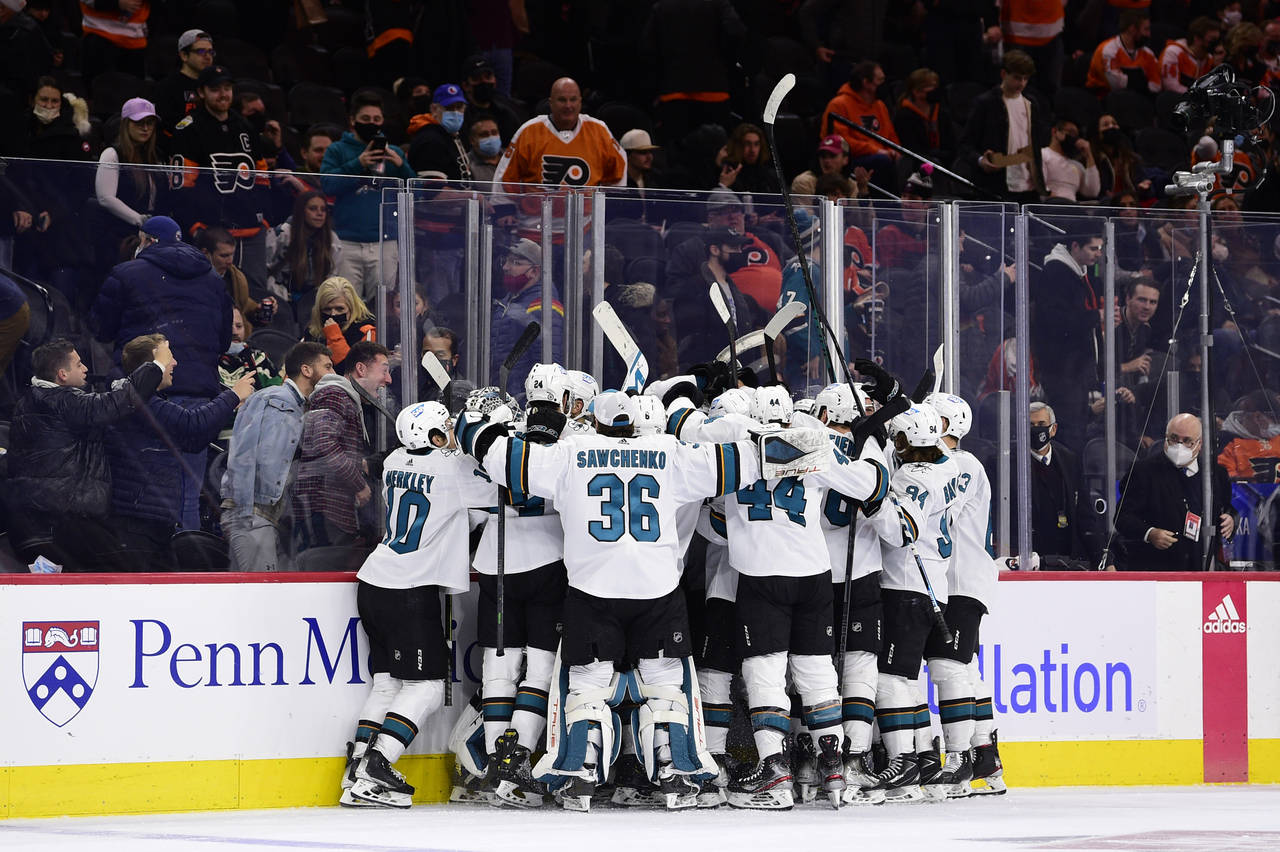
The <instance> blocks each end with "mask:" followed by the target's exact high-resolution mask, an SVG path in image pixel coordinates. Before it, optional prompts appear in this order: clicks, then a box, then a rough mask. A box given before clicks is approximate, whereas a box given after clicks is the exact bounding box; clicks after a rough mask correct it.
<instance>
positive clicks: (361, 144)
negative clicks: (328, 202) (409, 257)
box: [320, 91, 416, 301]
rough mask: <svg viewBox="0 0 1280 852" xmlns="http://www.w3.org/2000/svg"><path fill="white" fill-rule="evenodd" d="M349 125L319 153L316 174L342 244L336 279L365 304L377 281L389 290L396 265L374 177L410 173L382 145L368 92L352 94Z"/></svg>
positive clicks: (376, 104)
mask: <svg viewBox="0 0 1280 852" xmlns="http://www.w3.org/2000/svg"><path fill="white" fill-rule="evenodd" d="M350 122H351V124H350V129H349V130H348V131H347V132H346V133H344V134H342V138H341V139H339V140H338V141H337V142H334V143H333V144H332V145H330V146H329V148H328V150H326V151H325V152H324V161H323V162H322V164H321V166H320V171H321V172H322V173H323V174H325V175H327V176H329V177H325V178H324V179H323V180H322V186H323V189H324V192H325V194H326V195H329V196H330V197H332V198H334V199H335V201H334V208H333V230H334V231H335V232H336V233H337V234H338V240H339V243H340V245H341V246H342V253H341V255H340V256H339V259H338V275H340V276H342V277H343V278H346V279H347V280H348V281H350V282H351V283H352V285H353V286H354V287H355V289H356V293H357V294H358V295H359V296H360V297H361V298H362V299H364V300H365V301H369V300H372V299H373V297H374V295H375V294H376V293H377V289H378V284H379V283H380V282H381V283H383V284H385V285H386V286H387V288H388V289H394V288H395V285H396V271H397V267H398V262H397V256H396V251H397V245H396V239H395V236H396V231H395V226H394V222H393V221H388V222H385V223H384V222H383V216H382V210H381V206H382V193H381V192H379V191H378V187H379V184H378V181H377V180H376V179H377V178H380V177H388V178H412V177H415V176H416V175H415V174H414V171H413V169H412V168H410V166H409V164H408V162H407V160H406V158H405V155H404V151H401V150H400V149H399V148H397V147H396V146H395V145H389V144H387V137H386V136H385V135H384V134H383V133H382V122H383V114H382V98H381V97H379V96H378V95H377V94H376V93H374V92H369V91H360V92H356V93H355V94H354V95H352V96H351V110H350ZM349 175H355V176H361V177H364V178H366V180H354V179H352V178H351V177H348V176H349ZM380 238H381V239H380Z"/></svg>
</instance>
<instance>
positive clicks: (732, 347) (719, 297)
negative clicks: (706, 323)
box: [708, 281, 738, 388]
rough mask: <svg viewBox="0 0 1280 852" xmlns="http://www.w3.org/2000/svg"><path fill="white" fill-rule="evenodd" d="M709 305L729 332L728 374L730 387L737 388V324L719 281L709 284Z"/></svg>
mask: <svg viewBox="0 0 1280 852" xmlns="http://www.w3.org/2000/svg"><path fill="white" fill-rule="evenodd" d="M708 292H709V293H710V294H711V304H713V305H715V306H716V313H717V314H719V315H720V322H722V323H724V327H725V330H726V331H727V332H729V372H730V373H732V374H733V382H732V384H731V385H730V387H735V388H736V387H737V386H738V324H737V323H735V322H734V321H733V313H732V312H731V311H730V310H729V303H728V302H727V301H725V298H724V285H723V284H721V283H720V282H719V281H712V282H711V289H710V290H709V291H708Z"/></svg>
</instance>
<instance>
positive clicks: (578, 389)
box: [556, 370, 600, 418]
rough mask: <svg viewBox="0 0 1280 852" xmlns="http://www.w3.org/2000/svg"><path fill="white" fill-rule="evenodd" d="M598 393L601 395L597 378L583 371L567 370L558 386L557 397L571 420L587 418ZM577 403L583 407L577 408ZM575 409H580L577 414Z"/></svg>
mask: <svg viewBox="0 0 1280 852" xmlns="http://www.w3.org/2000/svg"><path fill="white" fill-rule="evenodd" d="M598 393H600V384H599V383H598V382H597V381H596V379H595V376H593V375H591V374H590V373H584V372H583V371H582V370H565V371H564V373H563V375H561V376H560V378H559V382H558V384H557V385H556V397H557V399H558V400H559V402H560V406H561V410H562V411H563V412H564V413H565V415H566V416H568V417H571V418H582V417H585V416H586V414H587V406H589V405H590V404H591V400H593V399H595V398H596V394H598ZM575 403H581V406H576V405H575ZM575 407H576V408H578V411H577V413H576V414H575V413H574V408H575Z"/></svg>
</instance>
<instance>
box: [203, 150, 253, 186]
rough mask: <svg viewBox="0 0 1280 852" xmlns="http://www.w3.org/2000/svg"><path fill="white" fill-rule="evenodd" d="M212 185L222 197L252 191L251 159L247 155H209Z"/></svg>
mask: <svg viewBox="0 0 1280 852" xmlns="http://www.w3.org/2000/svg"><path fill="white" fill-rule="evenodd" d="M209 162H210V164H211V165H212V166H213V185H214V186H215V187H216V188H217V190H218V192H221V193H222V194H223V195H230V194H231V193H233V192H235V191H236V190H239V189H253V158H252V157H250V156H249V155H248V154H210V155H209Z"/></svg>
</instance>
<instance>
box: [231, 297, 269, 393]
mask: <svg viewBox="0 0 1280 852" xmlns="http://www.w3.org/2000/svg"><path fill="white" fill-rule="evenodd" d="M247 331H248V328H247V326H246V324H245V321H244V314H242V313H240V309H239V308H232V309H231V345H230V346H229V347H227V351H226V352H223V353H222V355H221V356H219V358H218V380H219V381H220V382H222V386H223V387H225V388H233V387H235V386H236V383H237V382H239V381H240V380H242V379H243V378H244V377H245V376H253V384H252V385H251V387H253V388H255V389H261V388H266V387H271V386H272V385H278V384H280V383H281V382H283V381H284V379H283V378H281V377H280V376H279V375H277V371H276V365H275V364H273V363H271V358H270V357H269V356H268V355H267V353H266V352H263V351H262V350H261V349H254V348H253V347H252V346H250V345H249V344H248V343H246V342H245V341H247V340H248V339H249V335H248V333H247Z"/></svg>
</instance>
